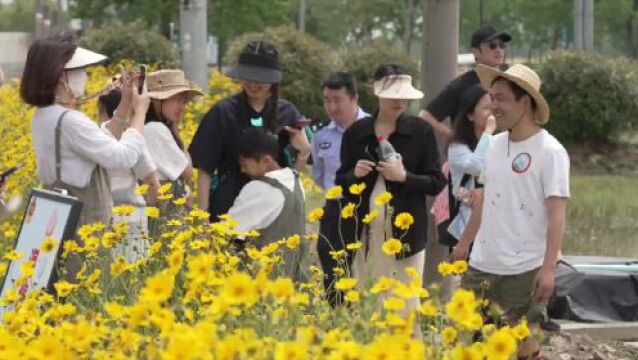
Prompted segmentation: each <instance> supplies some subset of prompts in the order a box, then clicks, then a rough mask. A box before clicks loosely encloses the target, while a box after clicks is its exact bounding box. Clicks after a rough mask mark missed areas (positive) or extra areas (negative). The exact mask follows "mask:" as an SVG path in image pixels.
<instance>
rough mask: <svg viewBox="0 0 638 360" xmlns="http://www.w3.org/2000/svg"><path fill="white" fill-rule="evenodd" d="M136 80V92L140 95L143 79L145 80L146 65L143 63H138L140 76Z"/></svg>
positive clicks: (142, 89)
mask: <svg viewBox="0 0 638 360" xmlns="http://www.w3.org/2000/svg"><path fill="white" fill-rule="evenodd" d="M138 81H139V84H138V85H137V93H138V94H140V95H142V91H144V81H146V66H144V65H140V78H139V80H138Z"/></svg>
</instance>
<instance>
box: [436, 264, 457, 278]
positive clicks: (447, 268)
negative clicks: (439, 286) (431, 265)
mask: <svg viewBox="0 0 638 360" xmlns="http://www.w3.org/2000/svg"><path fill="white" fill-rule="evenodd" d="M437 270H438V271H439V274H441V275H443V276H449V275H452V274H453V273H454V267H453V266H452V264H450V263H449V262H447V261H443V262H441V263H439V265H438V266H437Z"/></svg>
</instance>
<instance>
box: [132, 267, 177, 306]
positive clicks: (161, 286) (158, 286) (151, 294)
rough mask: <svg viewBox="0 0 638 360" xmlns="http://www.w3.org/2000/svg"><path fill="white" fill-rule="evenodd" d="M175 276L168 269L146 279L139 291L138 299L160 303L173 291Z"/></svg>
mask: <svg viewBox="0 0 638 360" xmlns="http://www.w3.org/2000/svg"><path fill="white" fill-rule="evenodd" d="M174 286H175V276H173V274H171V273H170V272H168V271H162V272H160V273H158V274H155V275H153V276H151V277H150V278H148V279H146V284H145V286H144V288H143V289H142V290H141V291H140V301H141V302H149V303H162V302H164V301H166V300H168V299H169V298H170V297H171V294H172V293H173V287H174Z"/></svg>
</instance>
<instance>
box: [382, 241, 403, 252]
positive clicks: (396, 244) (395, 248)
mask: <svg viewBox="0 0 638 360" xmlns="http://www.w3.org/2000/svg"><path fill="white" fill-rule="evenodd" d="M381 249H382V250H383V252H384V253H385V254H386V255H396V254H398V253H400V252H401V249H403V244H401V241H399V240H397V239H394V238H392V239H388V240H387V241H386V242H384V243H383V245H382V247H381Z"/></svg>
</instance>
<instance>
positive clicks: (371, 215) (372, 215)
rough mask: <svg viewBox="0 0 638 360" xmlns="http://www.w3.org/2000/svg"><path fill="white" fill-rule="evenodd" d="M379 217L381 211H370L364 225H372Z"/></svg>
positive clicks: (365, 217)
mask: <svg viewBox="0 0 638 360" xmlns="http://www.w3.org/2000/svg"><path fill="white" fill-rule="evenodd" d="M378 216H379V210H377V209H372V211H370V212H369V213H367V214H366V216H364V217H363V223H364V224H370V223H371V222H373V221H374V219H376V218H377V217H378Z"/></svg>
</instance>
